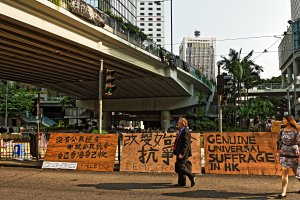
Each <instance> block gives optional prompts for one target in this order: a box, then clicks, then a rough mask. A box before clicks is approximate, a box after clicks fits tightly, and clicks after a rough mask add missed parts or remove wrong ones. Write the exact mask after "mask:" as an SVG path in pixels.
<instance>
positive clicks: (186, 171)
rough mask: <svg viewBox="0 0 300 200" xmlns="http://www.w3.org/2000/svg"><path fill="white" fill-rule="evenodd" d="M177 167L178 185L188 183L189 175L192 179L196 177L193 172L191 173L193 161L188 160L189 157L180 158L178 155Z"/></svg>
mask: <svg viewBox="0 0 300 200" xmlns="http://www.w3.org/2000/svg"><path fill="white" fill-rule="evenodd" d="M175 169H176V172H177V173H178V185H181V186H185V185H186V176H188V177H189V179H190V180H191V179H193V178H194V176H193V174H192V173H191V170H192V163H191V162H190V161H188V159H187V158H183V159H179V158H178V157H176V166H175Z"/></svg>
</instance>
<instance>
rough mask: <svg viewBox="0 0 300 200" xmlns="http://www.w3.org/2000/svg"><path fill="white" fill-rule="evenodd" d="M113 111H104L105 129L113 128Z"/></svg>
mask: <svg viewBox="0 0 300 200" xmlns="http://www.w3.org/2000/svg"><path fill="white" fill-rule="evenodd" d="M111 119H112V117H111V112H103V124H102V125H103V129H104V130H106V131H107V130H110V129H111Z"/></svg>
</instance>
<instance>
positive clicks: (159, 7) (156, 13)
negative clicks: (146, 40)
mask: <svg viewBox="0 0 300 200" xmlns="http://www.w3.org/2000/svg"><path fill="white" fill-rule="evenodd" d="M137 26H138V27H140V29H141V30H142V31H143V32H144V33H145V34H147V35H148V36H149V37H150V38H153V41H154V42H155V43H156V44H158V45H160V46H164V44H165V19H164V2H163V1H149V0H137Z"/></svg>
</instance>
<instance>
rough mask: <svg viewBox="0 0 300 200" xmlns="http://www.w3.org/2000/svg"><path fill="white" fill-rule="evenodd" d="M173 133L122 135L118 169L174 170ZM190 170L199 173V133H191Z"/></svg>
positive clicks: (138, 170)
mask: <svg viewBox="0 0 300 200" xmlns="http://www.w3.org/2000/svg"><path fill="white" fill-rule="evenodd" d="M175 139H176V134H175V133H134V134H126V135H124V137H123V147H122V148H123V149H122V159H121V167H120V171H132V172H175V168H174V163H175V161H176V157H175V156H174V155H173V143H174V141H175ZM192 155H193V156H192V157H191V158H190V159H189V160H190V161H191V162H192V164H193V167H192V172H194V173H201V162H200V156H201V154H200V134H199V133H192Z"/></svg>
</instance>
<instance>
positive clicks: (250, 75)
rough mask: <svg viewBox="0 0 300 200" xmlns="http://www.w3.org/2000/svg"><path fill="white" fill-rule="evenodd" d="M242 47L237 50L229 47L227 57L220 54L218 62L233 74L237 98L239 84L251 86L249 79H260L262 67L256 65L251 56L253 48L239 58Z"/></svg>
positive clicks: (239, 88)
mask: <svg viewBox="0 0 300 200" xmlns="http://www.w3.org/2000/svg"><path fill="white" fill-rule="evenodd" d="M241 54H242V49H240V51H239V52H237V51H236V50H234V49H229V54H228V56H229V58H226V57H225V56H221V58H222V60H220V61H219V62H218V65H221V66H222V68H223V69H224V70H226V71H228V72H229V73H230V74H232V75H233V82H234V83H235V84H234V87H235V86H236V87H237V92H238V100H239V99H240V96H241V95H240V94H241V84H242V83H244V85H245V83H246V84H247V86H248V87H250V88H251V81H253V80H254V79H257V78H258V79H260V76H259V75H260V72H262V71H263V69H262V67H261V66H259V65H256V64H255V63H254V61H253V60H251V59H250V58H251V56H252V55H253V50H252V51H251V52H250V53H248V54H247V55H246V56H245V57H244V58H241ZM234 92H235V91H234Z"/></svg>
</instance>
